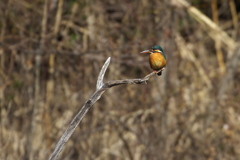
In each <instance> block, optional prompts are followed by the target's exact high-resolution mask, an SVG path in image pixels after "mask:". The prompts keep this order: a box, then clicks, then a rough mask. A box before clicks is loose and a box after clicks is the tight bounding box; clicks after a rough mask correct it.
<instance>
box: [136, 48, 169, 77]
mask: <svg viewBox="0 0 240 160" xmlns="http://www.w3.org/2000/svg"><path fill="white" fill-rule="evenodd" d="M145 53H150V56H149V64H150V67H151V68H152V69H153V71H154V72H155V73H157V72H158V71H159V70H162V69H163V68H164V67H165V66H166V65H167V58H166V55H165V54H164V51H163V49H162V47H161V46H159V45H155V46H153V47H152V48H151V49H148V50H144V51H142V52H140V54H145ZM161 75H162V72H158V76H161Z"/></svg>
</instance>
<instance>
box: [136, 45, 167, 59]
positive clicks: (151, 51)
mask: <svg viewBox="0 0 240 160" xmlns="http://www.w3.org/2000/svg"><path fill="white" fill-rule="evenodd" d="M156 52H158V53H161V54H162V55H163V56H164V58H165V59H166V55H165V54H164V52H163V49H162V47H161V46H159V45H155V46H153V47H152V48H151V49H148V50H145V51H142V52H140V53H141V54H145V53H150V54H151V53H156Z"/></svg>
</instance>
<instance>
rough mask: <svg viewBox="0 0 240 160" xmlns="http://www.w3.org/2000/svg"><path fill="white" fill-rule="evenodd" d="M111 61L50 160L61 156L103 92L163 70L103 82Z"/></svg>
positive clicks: (141, 80)
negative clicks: (141, 75) (138, 76)
mask: <svg viewBox="0 0 240 160" xmlns="http://www.w3.org/2000/svg"><path fill="white" fill-rule="evenodd" d="M109 63H110V57H109V58H108V59H107V60H106V62H105V64H104V65H103V67H102V69H101V71H100V73H99V76H98V80H97V85H96V88H97V90H96V92H95V93H94V94H93V95H92V96H91V98H90V99H89V100H87V101H86V102H85V104H84V106H83V107H82V109H81V110H80V111H79V112H78V113H77V115H76V116H75V117H74V119H73V120H72V122H71V123H70V124H69V126H68V128H67V129H66V131H65V132H64V133H63V135H62V137H61V138H60V140H59V141H58V143H57V145H56V147H55V149H54V151H53V152H52V154H51V156H50V158H49V160H55V159H57V157H58V156H59V154H60V152H61V151H62V150H63V148H64V146H65V144H66V143H67V141H68V139H69V138H70V137H71V135H72V134H73V132H74V130H75V129H76V128H77V126H78V124H79V123H80V122H81V121H82V119H83V117H84V116H85V115H86V113H87V112H88V110H89V109H90V108H91V107H92V106H93V104H94V103H95V102H96V101H97V100H99V99H100V97H101V96H102V94H103V93H104V92H105V91H106V90H107V89H109V88H111V87H114V86H117V85H122V84H142V83H147V81H148V80H149V78H151V77H152V76H154V75H156V74H157V73H159V72H162V70H163V69H162V70H159V71H158V72H157V73H154V72H152V73H150V74H149V75H147V76H145V77H144V78H142V79H124V80H115V81H108V82H106V83H103V78H104V75H105V72H106V70H107V68H108V66H109Z"/></svg>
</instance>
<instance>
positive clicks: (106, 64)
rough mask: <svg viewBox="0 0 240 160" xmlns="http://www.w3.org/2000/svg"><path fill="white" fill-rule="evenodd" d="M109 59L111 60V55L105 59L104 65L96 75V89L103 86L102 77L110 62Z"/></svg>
mask: <svg viewBox="0 0 240 160" xmlns="http://www.w3.org/2000/svg"><path fill="white" fill-rule="evenodd" d="M110 61H111V57H108V59H107V60H106V61H105V63H104V65H103V66H102V69H101V71H100V73H99V75H98V80H97V86H96V88H97V90H99V89H100V88H101V87H102V86H103V78H104V75H105V73H106V70H107V68H108V66H109V64H110Z"/></svg>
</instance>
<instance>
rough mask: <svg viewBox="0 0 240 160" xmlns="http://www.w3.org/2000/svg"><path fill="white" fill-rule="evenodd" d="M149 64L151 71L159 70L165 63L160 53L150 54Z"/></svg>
mask: <svg viewBox="0 0 240 160" xmlns="http://www.w3.org/2000/svg"><path fill="white" fill-rule="evenodd" d="M149 63H150V66H151V68H152V69H153V70H159V69H162V68H163V67H165V66H166V64H167V61H166V60H165V58H164V57H163V56H162V55H161V53H152V54H150V57H149Z"/></svg>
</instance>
